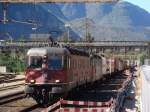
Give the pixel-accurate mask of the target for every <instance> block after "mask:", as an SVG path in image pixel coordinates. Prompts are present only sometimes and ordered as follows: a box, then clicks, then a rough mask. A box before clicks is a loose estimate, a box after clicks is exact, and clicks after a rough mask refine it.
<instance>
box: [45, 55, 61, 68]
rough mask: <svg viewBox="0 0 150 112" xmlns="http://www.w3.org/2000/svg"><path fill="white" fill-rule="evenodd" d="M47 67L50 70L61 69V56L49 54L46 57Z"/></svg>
mask: <svg viewBox="0 0 150 112" xmlns="http://www.w3.org/2000/svg"><path fill="white" fill-rule="evenodd" d="M48 68H49V69H51V70H60V69H63V56H50V57H49V59H48Z"/></svg>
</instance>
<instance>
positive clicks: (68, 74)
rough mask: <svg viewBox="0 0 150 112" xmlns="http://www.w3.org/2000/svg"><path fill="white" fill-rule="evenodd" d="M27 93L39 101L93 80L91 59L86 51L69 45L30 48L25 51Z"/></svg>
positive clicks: (44, 100)
mask: <svg viewBox="0 0 150 112" xmlns="http://www.w3.org/2000/svg"><path fill="white" fill-rule="evenodd" d="M27 57H28V58H27V59H28V60H27V62H28V67H27V69H26V72H25V82H26V89H25V92H26V94H28V95H30V96H31V97H33V98H34V99H35V100H36V101H37V102H38V103H47V102H49V101H51V100H52V99H53V98H54V97H55V96H57V95H60V94H63V93H67V92H68V91H69V90H70V89H72V88H74V87H76V86H79V85H82V84H84V83H88V82H91V81H92V71H93V68H92V63H91V61H90V55H89V54H88V53H86V52H83V51H79V50H76V49H71V48H55V47H46V48H32V49H30V50H29V51H28V52H27Z"/></svg>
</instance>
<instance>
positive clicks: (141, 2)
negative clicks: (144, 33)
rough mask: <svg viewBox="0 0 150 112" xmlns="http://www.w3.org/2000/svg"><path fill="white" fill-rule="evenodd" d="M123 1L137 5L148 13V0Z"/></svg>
mask: <svg viewBox="0 0 150 112" xmlns="http://www.w3.org/2000/svg"><path fill="white" fill-rule="evenodd" d="M125 1H128V2H130V3H133V4H135V5H138V6H140V7H141V8H143V9H145V10H147V11H148V12H149V13H150V0H125Z"/></svg>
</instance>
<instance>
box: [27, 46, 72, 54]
mask: <svg viewBox="0 0 150 112" xmlns="http://www.w3.org/2000/svg"><path fill="white" fill-rule="evenodd" d="M47 54H60V55H64V54H69V52H68V50H67V49H65V48H57V47H43V48H31V49H30V50H28V52H27V55H31V56H44V55H47Z"/></svg>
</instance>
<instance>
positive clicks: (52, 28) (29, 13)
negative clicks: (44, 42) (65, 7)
mask: <svg viewBox="0 0 150 112" xmlns="http://www.w3.org/2000/svg"><path fill="white" fill-rule="evenodd" d="M7 12H8V13H7V19H8V20H9V22H7V23H6V24H4V23H3V22H0V39H8V38H10V37H12V38H13V39H19V38H25V39H27V38H29V37H30V34H49V33H51V35H52V36H53V37H55V39H56V38H57V37H59V36H61V35H62V34H64V33H65V32H67V29H66V28H65V21H67V19H66V17H65V16H64V15H63V13H62V12H61V10H60V9H59V7H58V5H56V4H8V11H7ZM2 19H3V12H2V5H1V4H0V20H2ZM70 37H71V38H72V39H78V38H79V36H78V35H77V34H76V33H74V32H73V30H72V29H70Z"/></svg>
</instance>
